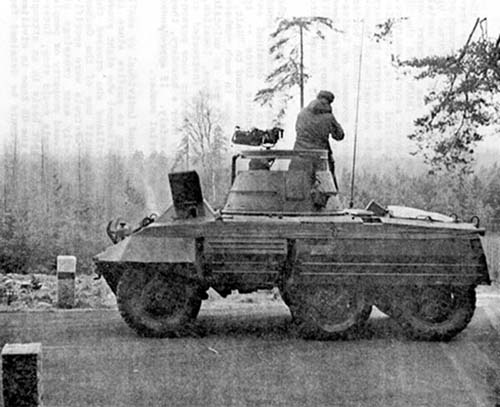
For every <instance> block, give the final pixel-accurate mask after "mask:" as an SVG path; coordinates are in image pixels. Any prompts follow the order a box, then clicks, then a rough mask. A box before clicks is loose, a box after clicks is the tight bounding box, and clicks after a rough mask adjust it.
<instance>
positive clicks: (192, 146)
mask: <svg viewBox="0 0 500 407" xmlns="http://www.w3.org/2000/svg"><path fill="white" fill-rule="evenodd" d="M221 120H222V118H221V115H220V113H219V112H218V111H217V110H216V109H215V108H214V107H213V106H212V102H211V100H210V96H209V95H208V93H206V92H199V93H198V94H197V95H196V96H195V97H194V98H193V100H192V101H191V103H190V104H189V105H188V106H187V108H186V110H185V112H184V115H183V119H182V125H181V128H180V131H181V133H182V138H181V142H180V144H179V147H178V149H177V154H176V157H175V161H174V165H173V168H174V169H175V168H178V167H180V166H181V165H182V166H183V167H184V169H185V170H188V169H191V166H198V167H199V168H201V169H202V171H201V182H202V186H203V189H204V190H205V191H210V199H209V200H210V201H211V202H215V201H216V198H217V195H218V194H217V186H218V185H219V184H220V182H219V181H220V171H219V169H220V167H221V165H222V163H223V162H224V156H225V152H226V151H227V141H226V139H225V138H224V134H223V131H222V126H221Z"/></svg>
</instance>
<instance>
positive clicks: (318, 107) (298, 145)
mask: <svg viewBox="0 0 500 407" xmlns="http://www.w3.org/2000/svg"><path fill="white" fill-rule="evenodd" d="M295 131H296V133H297V138H296V140H295V145H294V147H293V148H294V150H311V149H320V150H328V152H330V153H331V150H330V144H329V143H328V137H329V135H330V134H331V135H332V137H333V138H334V139H335V140H342V139H343V138H344V130H342V127H341V126H340V124H339V123H338V122H337V120H336V119H335V116H334V115H333V113H332V108H331V106H330V104H328V103H327V102H323V101H321V100H318V99H315V100H313V101H312V102H311V103H309V105H307V106H306V107H305V108H304V109H302V110H301V111H300V113H299V115H298V116H297V122H296V123H295Z"/></svg>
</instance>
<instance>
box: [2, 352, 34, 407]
mask: <svg viewBox="0 0 500 407" xmlns="http://www.w3.org/2000/svg"><path fill="white" fill-rule="evenodd" d="M41 379H42V344H41V343H12V344H9V343H7V344H5V346H4V347H3V349H2V385H3V405H4V406H5V407H19V406H26V407H32V406H41V404H42V382H41Z"/></svg>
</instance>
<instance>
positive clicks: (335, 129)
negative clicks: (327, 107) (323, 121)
mask: <svg viewBox="0 0 500 407" xmlns="http://www.w3.org/2000/svg"><path fill="white" fill-rule="evenodd" d="M330 134H331V135H332V137H333V138H334V139H335V140H343V139H344V135H345V134H344V130H343V129H342V126H341V125H340V123H339V122H338V121H337V119H335V116H334V115H333V114H332V118H331V124H330Z"/></svg>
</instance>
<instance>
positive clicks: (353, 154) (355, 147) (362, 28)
mask: <svg viewBox="0 0 500 407" xmlns="http://www.w3.org/2000/svg"><path fill="white" fill-rule="evenodd" d="M361 21H362V26H361V47H360V49H359V66H358V94H357V97H356V119H355V121H354V148H353V153H352V173H351V200H350V201H349V208H352V207H353V206H354V174H355V171H356V149H357V145H358V121H359V92H360V89H361V66H362V62H363V39H364V36H365V35H364V34H365V20H361Z"/></svg>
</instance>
